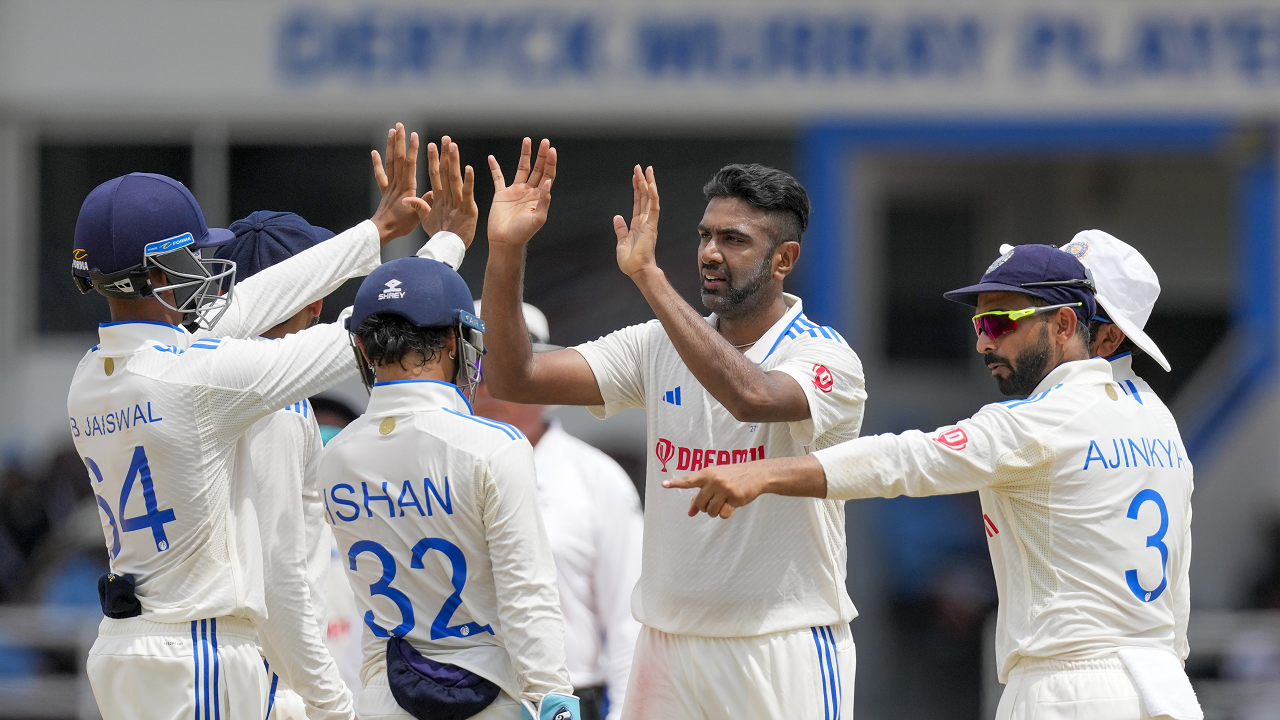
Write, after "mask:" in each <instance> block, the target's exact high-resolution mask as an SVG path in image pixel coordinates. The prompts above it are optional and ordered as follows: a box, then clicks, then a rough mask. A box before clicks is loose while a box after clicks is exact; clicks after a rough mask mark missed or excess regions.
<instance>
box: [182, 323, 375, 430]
mask: <svg viewBox="0 0 1280 720" xmlns="http://www.w3.org/2000/svg"><path fill="white" fill-rule="evenodd" d="M180 359H181V362H178V363H172V364H170V365H169V366H168V367H167V368H166V370H165V376H164V378H163V379H164V380H165V381H167V382H175V383H181V384H187V385H193V386H195V388H194V392H195V395H194V401H195V402H196V403H197V404H201V405H205V406H206V408H205V410H204V411H203V412H198V413H197V417H199V418H203V420H202V423H204V424H205V426H202V427H200V428H199V429H200V430H201V431H202V432H203V431H212V432H214V433H215V434H217V435H218V436H220V437H222V438H223V439H224V440H226V441H227V442H230V441H231V440H233V439H234V438H235V436H236V435H239V434H240V433H242V432H244V431H245V430H246V429H248V428H249V426H251V425H253V423H255V422H257V421H258V419H260V418H262V417H265V416H266V415H267V414H268V413H271V412H272V411H275V410H279V409H280V408H283V407H285V406H286V405H290V404H292V403H295V402H297V401H299V400H303V399H306V398H308V397H310V396H312V395H315V394H316V393H318V392H321V391H323V390H327V389H329V388H331V387H333V386H334V385H336V384H338V383H339V382H340V381H342V380H343V379H344V378H346V377H347V376H349V375H351V374H352V373H354V372H355V369H356V365H355V356H354V355H353V351H352V349H351V341H350V339H349V335H348V333H347V331H346V330H344V329H342V328H341V327H340V326H339V325H338V324H336V323H326V324H323V325H316V326H315V327H311V328H307V329H306V330H303V331H302V332H298V333H292V334H290V335H287V336H285V337H283V338H280V339H279V340H261V339H260V340H237V339H234V338H204V339H201V340H197V341H196V342H194V343H192V345H191V347H189V348H187V349H186V350H184V351H182V353H181V356H180Z"/></svg>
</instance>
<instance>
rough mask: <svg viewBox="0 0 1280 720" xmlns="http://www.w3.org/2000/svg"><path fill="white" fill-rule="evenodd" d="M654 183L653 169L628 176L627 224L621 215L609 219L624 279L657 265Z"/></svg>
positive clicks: (656, 221)
mask: <svg viewBox="0 0 1280 720" xmlns="http://www.w3.org/2000/svg"><path fill="white" fill-rule="evenodd" d="M658 210H659V206H658V181H657V179H656V178H654V175H653V167H652V166H650V167H649V169H648V170H645V171H641V169H640V166H639V165H637V166H636V167H635V170H634V171H633V172H632V173H631V225H630V227H628V226H627V222H626V221H625V220H624V219H623V218H622V216H621V215H614V216H613V232H614V233H615V234H616V235H617V236H618V268H619V269H620V270H622V272H624V273H626V274H627V276H628V277H631V278H634V277H635V276H636V274H637V273H640V272H643V271H645V270H647V269H650V268H656V267H657V266H658V260H657V248H658Z"/></svg>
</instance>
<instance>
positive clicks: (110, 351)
mask: <svg viewBox="0 0 1280 720" xmlns="http://www.w3.org/2000/svg"><path fill="white" fill-rule="evenodd" d="M98 338H99V342H98V352H99V353H100V354H102V355H127V354H129V353H132V352H137V351H138V350H140V349H142V348H144V347H149V346H151V345H165V346H176V347H178V348H179V349H182V350H185V349H187V348H188V347H190V345H191V334H190V333H188V332H187V331H186V330H185V329H183V328H180V327H178V326H177V325H170V324H168V323H161V322H146V321H124V322H109V323H100V324H99V325H98Z"/></svg>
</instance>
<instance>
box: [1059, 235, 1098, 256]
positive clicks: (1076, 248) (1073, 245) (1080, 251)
mask: <svg viewBox="0 0 1280 720" xmlns="http://www.w3.org/2000/svg"><path fill="white" fill-rule="evenodd" d="M1092 249H1093V248H1092V247H1090V246H1089V241H1088V240H1073V241H1071V242H1069V243H1067V244H1066V245H1063V246H1062V251H1063V252H1065V253H1070V254H1071V255H1075V256H1076V259H1077V260H1079V259H1080V258H1083V257H1084V256H1086V255H1088V254H1089V251H1090V250H1092Z"/></svg>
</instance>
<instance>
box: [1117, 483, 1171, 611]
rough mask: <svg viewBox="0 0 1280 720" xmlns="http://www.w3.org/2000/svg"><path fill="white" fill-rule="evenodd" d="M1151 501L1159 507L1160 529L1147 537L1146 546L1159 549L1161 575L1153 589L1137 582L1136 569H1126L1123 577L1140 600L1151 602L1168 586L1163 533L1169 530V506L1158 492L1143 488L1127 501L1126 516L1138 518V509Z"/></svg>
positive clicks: (1133, 518)
mask: <svg viewBox="0 0 1280 720" xmlns="http://www.w3.org/2000/svg"><path fill="white" fill-rule="evenodd" d="M1149 502H1153V503H1155V504H1156V507H1158V508H1160V529H1159V530H1156V532H1155V534H1154V535H1149V536H1148V537H1147V547H1153V548H1156V549H1158V550H1159V551H1160V571H1161V573H1162V576H1161V578H1160V584H1159V585H1157V586H1156V589H1155V590H1147V589H1144V588H1143V587H1142V584H1141V583H1139V582H1138V571H1137V570H1126V571H1125V573H1124V579H1125V580H1128V581H1129V590H1130V591H1131V592H1133V594H1134V596H1136V597H1137V598H1138V599H1139V600H1141V601H1142V602H1151V601H1152V600H1155V599H1156V598H1158V597H1160V594H1161V593H1163V592H1164V589H1165V588H1166V587H1168V586H1169V570H1168V565H1169V547H1168V546H1167V545H1165V544H1164V534H1165V533H1167V532H1169V508H1167V507H1165V504H1164V498H1162V497H1160V493H1158V492H1156V491H1155V490H1152V489H1150V488H1148V489H1146V490H1143V491H1142V492H1140V493H1138V494H1137V495H1134V496H1133V501H1132V502H1130V503H1129V513H1128V517H1129V519H1131V520H1137V519H1138V510H1140V509H1141V508H1142V506H1143V504H1145V503H1149Z"/></svg>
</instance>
